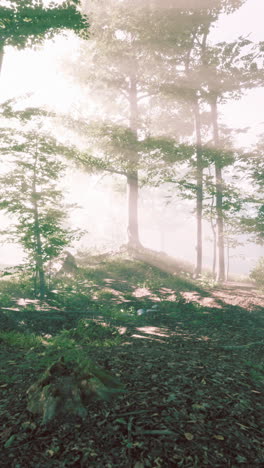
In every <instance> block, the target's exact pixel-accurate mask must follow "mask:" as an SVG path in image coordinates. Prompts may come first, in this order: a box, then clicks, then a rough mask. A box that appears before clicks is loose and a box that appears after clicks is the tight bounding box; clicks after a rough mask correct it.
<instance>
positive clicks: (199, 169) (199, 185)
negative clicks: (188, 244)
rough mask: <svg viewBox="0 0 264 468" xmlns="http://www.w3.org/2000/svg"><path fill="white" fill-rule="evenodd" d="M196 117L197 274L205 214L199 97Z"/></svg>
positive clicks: (198, 271)
mask: <svg viewBox="0 0 264 468" xmlns="http://www.w3.org/2000/svg"><path fill="white" fill-rule="evenodd" d="M194 119H195V132H196V190H197V192H196V219H197V244H196V255H197V259H196V276H197V277H198V276H200V275H201V274H202V256H203V240H202V216H203V161H202V136H201V116H200V109H199V102H198V98H196V102H195V104H194Z"/></svg>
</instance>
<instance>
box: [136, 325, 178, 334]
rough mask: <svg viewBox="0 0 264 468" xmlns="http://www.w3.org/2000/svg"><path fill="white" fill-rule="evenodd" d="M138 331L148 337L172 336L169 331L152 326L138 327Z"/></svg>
mask: <svg viewBox="0 0 264 468" xmlns="http://www.w3.org/2000/svg"><path fill="white" fill-rule="evenodd" d="M137 330H138V331H140V332H143V333H146V334H148V335H155V336H162V337H169V336H170V330H169V329H165V328H160V327H151V326H145V327H137Z"/></svg>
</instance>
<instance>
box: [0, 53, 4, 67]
mask: <svg viewBox="0 0 264 468" xmlns="http://www.w3.org/2000/svg"><path fill="white" fill-rule="evenodd" d="M3 59H4V49H3V48H2V49H1V48H0V73H1V71H2V65H3Z"/></svg>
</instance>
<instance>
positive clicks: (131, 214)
mask: <svg viewBox="0 0 264 468" xmlns="http://www.w3.org/2000/svg"><path fill="white" fill-rule="evenodd" d="M129 105H130V130H131V131H132V132H133V133H134V135H135V138H137V130H138V102H137V81H136V77H135V76H134V75H132V76H131V77H130V89H129ZM137 165H138V153H137V151H135V150H131V153H130V157H129V168H128V174H127V196H128V227H127V235H128V245H129V246H131V247H138V246H140V240H139V230H138V193H139V188H138V168H137Z"/></svg>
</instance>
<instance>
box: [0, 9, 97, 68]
mask: <svg viewBox="0 0 264 468" xmlns="http://www.w3.org/2000/svg"><path fill="white" fill-rule="evenodd" d="M79 5H80V0H65V1H63V2H62V3H55V2H52V4H51V5H50V6H46V5H45V3H44V2H43V0H9V1H8V2H7V3H5V5H4V6H1V8H0V31H1V32H0V71H1V66H2V62H3V55H4V48H5V46H13V47H17V48H18V49H23V48H25V47H32V46H34V45H37V44H41V43H42V42H43V41H44V40H45V39H51V38H53V37H54V36H55V35H56V34H58V33H59V32H61V31H63V30H69V31H74V32H76V33H77V34H78V35H80V36H81V37H83V38H86V37H87V33H88V26H89V25H88V21H87V17H86V16H84V15H82V14H81V12H80V11H79V9H78V7H79Z"/></svg>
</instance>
